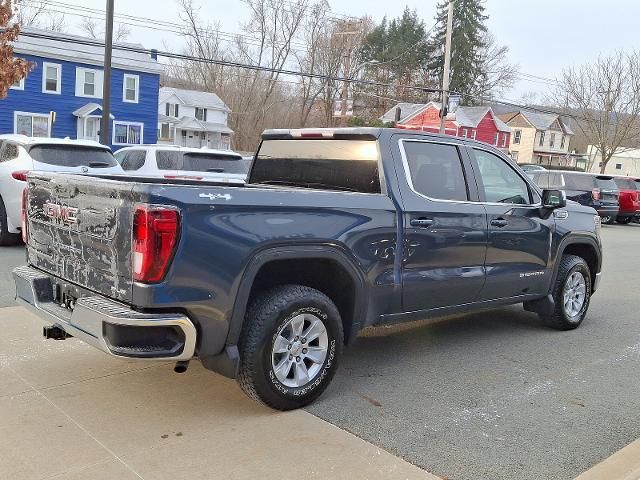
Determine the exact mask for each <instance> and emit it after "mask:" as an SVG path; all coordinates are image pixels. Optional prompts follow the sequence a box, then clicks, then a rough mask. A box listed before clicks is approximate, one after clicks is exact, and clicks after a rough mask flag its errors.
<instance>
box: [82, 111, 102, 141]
mask: <svg viewBox="0 0 640 480" xmlns="http://www.w3.org/2000/svg"><path fill="white" fill-rule="evenodd" d="M84 138H85V139H86V140H95V141H96V142H99V141H100V119H99V118H96V117H89V118H87V119H86V123H85V131H84Z"/></svg>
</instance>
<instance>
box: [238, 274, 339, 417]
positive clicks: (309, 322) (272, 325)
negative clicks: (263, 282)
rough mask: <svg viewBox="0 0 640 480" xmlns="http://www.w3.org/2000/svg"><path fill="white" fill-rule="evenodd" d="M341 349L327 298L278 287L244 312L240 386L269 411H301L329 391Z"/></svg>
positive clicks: (335, 315)
mask: <svg viewBox="0 0 640 480" xmlns="http://www.w3.org/2000/svg"><path fill="white" fill-rule="evenodd" d="M342 344H343V331H342V320H341V318H340V313H339V312H338V309H337V308H336V306H335V305H334V303H333V302H332V301H331V300H330V299H329V298H328V297H327V296H326V295H325V294H323V293H322V292H320V291H318V290H316V289H313V288H309V287H305V286H302V285H284V286H280V287H276V288H274V289H272V290H269V291H267V292H265V293H264V294H262V295H260V296H258V297H257V298H256V299H255V300H254V301H253V302H252V303H251V305H250V307H249V309H248V310H247V315H246V318H245V322H244V326H243V328H242V334H241V338H240V342H239V348H240V372H239V375H238V383H239V384H240V387H241V388H242V390H243V391H244V392H245V393H246V394H247V395H249V396H250V397H251V398H253V399H255V400H258V401H260V402H262V403H264V404H266V405H268V406H270V407H271V408H275V409H277V410H292V409H295V408H300V407H303V406H305V405H307V404H309V403H311V402H312V401H314V400H315V399H316V398H317V397H318V396H320V394H321V393H322V392H323V391H324V389H325V388H327V386H328V384H329V382H330V381H331V379H332V378H333V375H334V373H335V371H336V368H337V366H338V360H339V359H340V356H341V354H342Z"/></svg>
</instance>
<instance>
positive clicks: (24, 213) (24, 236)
mask: <svg viewBox="0 0 640 480" xmlns="http://www.w3.org/2000/svg"><path fill="white" fill-rule="evenodd" d="M27 194H28V190H27V189H26V188H25V189H24V190H23V191H22V241H23V242H24V243H25V245H26V244H27V240H28V239H29V232H28V230H27V209H28V203H27V202H28V201H29V199H28V197H27Z"/></svg>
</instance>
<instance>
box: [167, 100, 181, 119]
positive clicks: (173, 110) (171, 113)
mask: <svg viewBox="0 0 640 480" xmlns="http://www.w3.org/2000/svg"><path fill="white" fill-rule="evenodd" d="M165 113H166V115H167V117H174V118H179V116H180V106H179V105H178V104H177V103H167V104H165Z"/></svg>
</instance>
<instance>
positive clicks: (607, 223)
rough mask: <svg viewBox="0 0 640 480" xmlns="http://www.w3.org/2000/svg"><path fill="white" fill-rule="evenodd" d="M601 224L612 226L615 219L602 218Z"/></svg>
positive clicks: (609, 217)
mask: <svg viewBox="0 0 640 480" xmlns="http://www.w3.org/2000/svg"><path fill="white" fill-rule="evenodd" d="M602 223H604V224H605V225H613V224H614V223H616V219H615V217H611V216H606V217H602Z"/></svg>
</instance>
